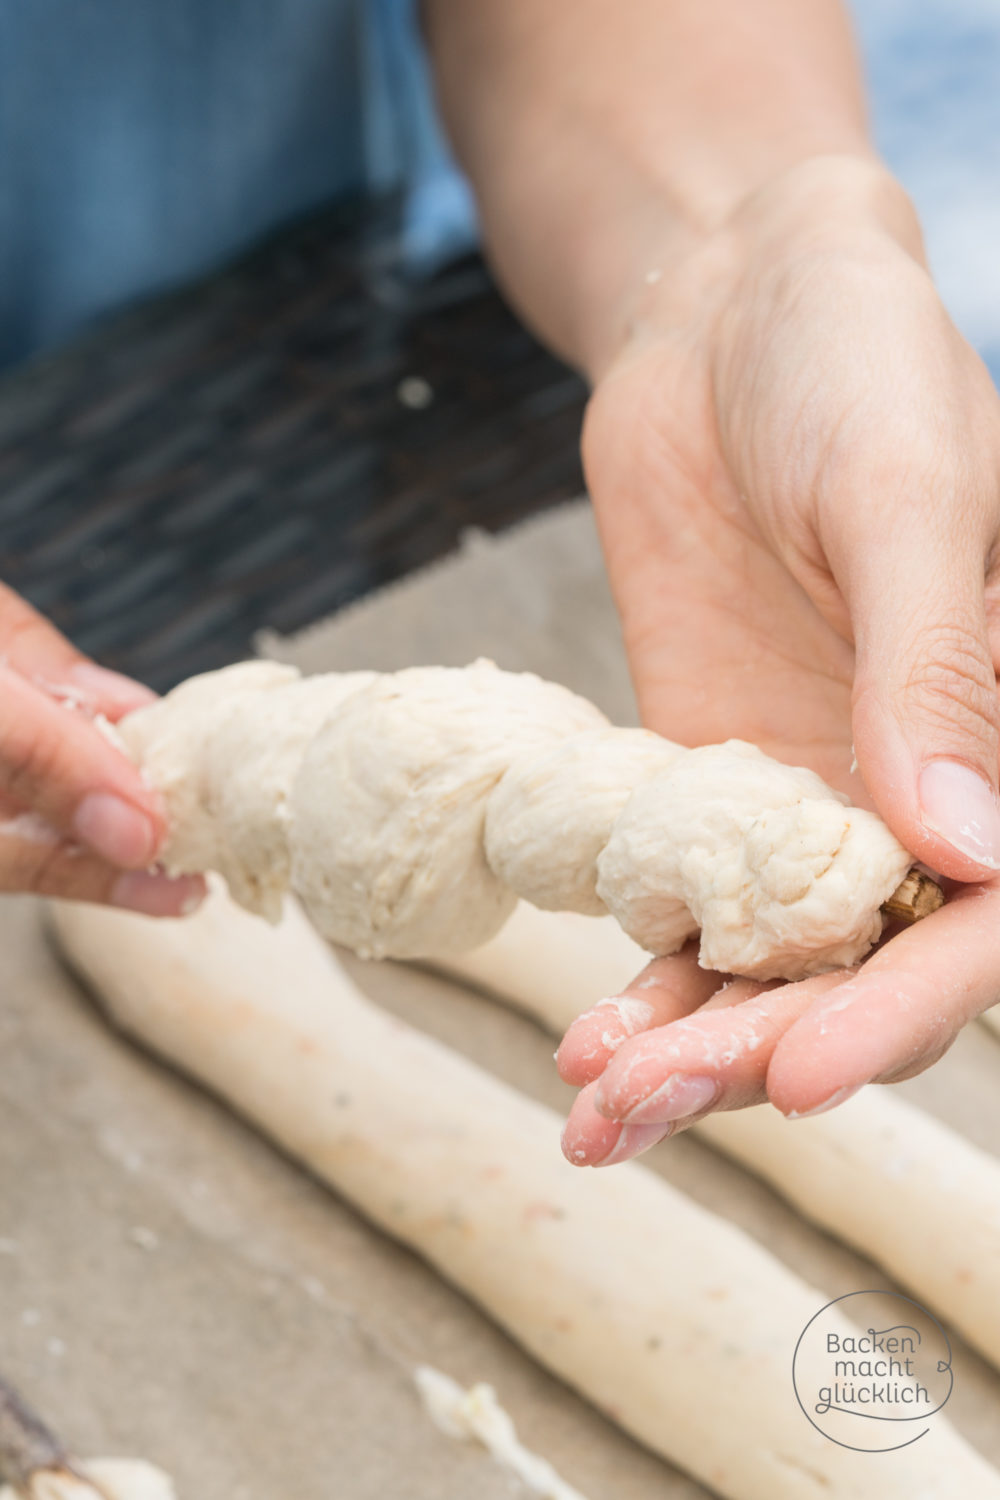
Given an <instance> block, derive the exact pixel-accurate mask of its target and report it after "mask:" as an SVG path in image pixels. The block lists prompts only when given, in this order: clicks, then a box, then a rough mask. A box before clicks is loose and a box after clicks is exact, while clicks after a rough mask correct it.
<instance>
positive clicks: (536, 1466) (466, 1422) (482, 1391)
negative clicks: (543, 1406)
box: [413, 1365, 584, 1500]
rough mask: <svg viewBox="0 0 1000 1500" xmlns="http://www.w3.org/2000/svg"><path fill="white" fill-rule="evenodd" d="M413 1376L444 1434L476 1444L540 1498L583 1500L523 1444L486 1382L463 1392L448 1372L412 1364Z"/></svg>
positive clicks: (436, 1423) (581, 1496) (429, 1410)
mask: <svg viewBox="0 0 1000 1500" xmlns="http://www.w3.org/2000/svg"><path fill="white" fill-rule="evenodd" d="M413 1378H414V1380H415V1381H416V1386H417V1390H418V1391H419V1392H420V1394H421V1396H422V1397H423V1401H424V1405H425V1406H426V1408H427V1410H428V1412H429V1413H430V1416H431V1420H432V1421H433V1422H434V1423H435V1425H436V1426H438V1427H440V1429H441V1431H442V1432H445V1433H447V1435H448V1436H449V1437H453V1438H459V1439H460V1440H462V1441H464V1442H469V1441H476V1442H480V1443H482V1445H483V1447H484V1448H485V1449H487V1451H488V1452H489V1453H490V1455H491V1457H493V1458H494V1459H496V1461H497V1463H499V1464H502V1465H503V1467H504V1468H505V1469H507V1470H508V1471H509V1472H510V1473H511V1474H513V1475H515V1476H516V1478H518V1479H519V1480H520V1481H521V1483H522V1484H523V1485H525V1486H526V1487H527V1488H528V1489H529V1490H531V1492H532V1494H534V1495H539V1496H541V1500H584V1496H583V1495H581V1493H580V1491H579V1490H575V1489H574V1488H573V1486H572V1485H571V1484H567V1483H566V1481H565V1479H562V1478H561V1477H560V1476H559V1475H558V1474H557V1473H556V1471H555V1469H554V1468H553V1467H552V1465H551V1464H550V1463H549V1461H548V1460H547V1459H545V1458H540V1457H539V1455H538V1454H537V1453H532V1452H531V1450H530V1449H528V1448H526V1447H525V1446H524V1444H523V1443H522V1442H521V1441H520V1439H519V1438H518V1435H517V1432H516V1431H515V1429H514V1423H513V1422H512V1421H511V1419H510V1417H509V1415H508V1414H507V1412H505V1411H504V1409H503V1407H502V1406H501V1405H500V1402H499V1401H498V1400H497V1393H496V1391H495V1390H494V1389H493V1387H492V1386H491V1385H484V1384H477V1385H474V1386H470V1388H469V1389H468V1390H464V1389H463V1387H462V1386H460V1385H459V1384H458V1382H457V1381H454V1380H452V1379H451V1376H450V1375H444V1374H442V1373H441V1371H440V1370H435V1369H433V1368H432V1366H430V1365H418V1366H417V1368H416V1370H415V1371H414V1373H413Z"/></svg>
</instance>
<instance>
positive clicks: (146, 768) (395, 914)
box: [117, 661, 941, 979]
mask: <svg viewBox="0 0 1000 1500" xmlns="http://www.w3.org/2000/svg"><path fill="white" fill-rule="evenodd" d="M117 727H118V730H119V731H120V733H121V737H122V741H123V743H124V745H125V747H126V749H127V750H128V752H129V753H130V754H131V755H132V757H133V758H134V759H135V760H136V762H137V763H138V764H139V765H140V767H141V768H142V771H143V774H144V775H145V777H146V778H147V780H148V781H149V782H150V783H151V785H153V786H154V787H156V789H157V790H158V791H159V792H160V793H161V794H162V796H163V798H164V800H165V802H166V806H167V812H168V818H169V837H168V842H167V844H166V847H165V849H164V850H163V852H162V859H163V862H164V863H165V865H166V866H167V868H168V869H169V870H171V871H175V872H188V873H193V872H195V871H200V870H208V869H214V870H218V871H219V872H220V873H221V874H222V875H224V876H225V878H226V880H227V881H228V883H229V887H230V891H231V893H232V895H233V896H234V897H235V899H236V900H237V901H239V902H240V903H241V904H242V905H244V906H246V907H247V908H248V909H249V910H252V911H256V912H259V913H260V914H261V915H264V916H267V917H269V918H270V919H272V920H275V919H276V918H277V917H278V915H279V914H280V910H281V900H282V897H283V896H284V894H285V892H286V891H287V890H288V889H291V890H293V891H294V892H295V893H296V894H297V895H298V896H299V897H300V899H301V900H302V902H303V904H304V905H305V907H306V910H307V911H308V913H309V915H310V917H311V918H312V920H313V922H314V923H315V924H316V926H317V927H318V928H319V930H320V931H321V932H322V933H323V934H324V935H325V936H326V937H328V938H330V939H331V941H333V942H337V943H342V944H344V945H345V946H347V947H349V948H352V949H354V951H355V952H357V953H360V954H361V955H362V956H364V957H370V958H382V957H394V958H422V957H427V956H430V955H435V954H441V953H448V952H458V951H462V950H464V949H470V948H475V947H477V946H478V945H480V944H481V943H484V942H486V941H487V940H488V939H489V938H490V937H492V936H493V935H494V934H495V933H496V932H498V931H499V930H500V928H501V927H502V926H503V924H504V922H505V921H506V920H507V918H508V917H509V916H510V914H511V912H512V911H513V909H514V906H515V904H516V902H517V899H518V897H519V896H520V897H522V898H523V899H525V900H528V901H531V902H533V903H534V904H535V905H536V906H539V907H542V908H544V909H546V910H568V911H577V912H582V913H587V914H595V913H601V912H605V911H610V912H611V913H612V914H613V915H614V916H615V918H616V919H617V920H618V922H620V924H621V926H622V927H623V929H624V930H625V931H626V932H628V933H629V934H630V935H631V936H632V937H633V938H635V940H636V941H637V942H639V943H641V944H642V945H643V947H644V948H647V949H648V950H649V951H650V952H652V953H661V954H662V953H674V952H676V951H677V950H678V949H679V948H680V947H681V946H682V945H683V943H684V942H685V941H686V940H687V939H688V938H689V937H691V936H693V935H694V934H695V933H700V961H701V963H702V964H703V965H704V966H705V967H706V968H709V969H717V970H720V971H722V972H731V973H738V974H747V975H752V976H755V977H757V978H760V979H769V978H785V979H797V978H802V977H804V976H805V975H807V974H815V973H822V972H825V971H827V970H829V969H836V968H840V967H843V966H845V965H849V964H852V963H856V962H857V961H858V960H859V959H860V958H861V957H863V955H864V954H865V953H867V952H868V950H869V948H870V947H871V946H872V944H873V943H874V942H876V941H877V939H878V938H879V936H880V935H881V932H882V926H883V916H882V907H883V905H884V904H885V903H887V902H890V901H891V899H892V898H894V897H897V898H898V900H899V903H900V906H901V910H902V912H903V915H904V916H905V915H906V914H907V912H909V913H910V915H916V906H915V905H914V903H913V900H912V898H911V896H910V894H908V888H907V893H903V894H900V888H901V886H902V884H903V882H904V880H905V879H906V877H907V876H908V874H909V871H910V869H911V865H912V860H911V858H910V855H909V854H908V853H907V851H906V850H905V849H904V848H903V846H902V845H901V844H900V843H899V841H898V840H897V839H896V838H895V837H894V836H893V834H892V833H891V832H890V831H889V829H888V828H887V827H886V826H885V824H884V823H882V822H881V821H880V819H879V818H877V817H876V816H875V815H874V813H871V812H866V811H864V810H863V809H860V808H856V807H850V806H848V805H847V802H846V798H844V797H842V796H840V795H839V794H838V793H836V792H834V791H832V790H831V788H830V787H828V786H827V785H826V784H825V783H824V782H823V781H821V780H820V778H819V777H818V776H816V775H815V774H814V773H813V772H812V771H808V770H805V769H803V768H801V767H795V766H786V765H781V764H780V763H779V762H778V761H775V760H772V759H770V758H769V757H768V756H766V755H764V754H763V753H762V752H761V751H760V750H759V749H757V747H756V746H754V745H748V744H745V743H744V742H743V741H741V740H730V741H728V742H727V743H726V744H724V745H706V746H702V747H701V748H699V749H695V750H685V749H684V748H683V747H681V746H680V745H675V744H672V743H671V742H670V741H668V740H665V739H663V738H662V736H660V735H656V734H653V733H651V732H650V731H649V730H645V729H621V728H614V727H613V726H612V725H610V724H609V723H608V721H607V720H606V719H605V717H604V715H603V714H602V713H600V711H599V710H598V709H597V708H595V707H594V705H593V704H592V703H588V702H587V700H586V699H584V698H581V697H579V696H578V695H577V694H575V693H571V692H569V691H568V689H566V688H564V687H561V686H559V685H558V684H557V683H553V682H545V681H543V680H542V679H541V678H539V677H536V676H534V675H533V674H532V673H530V672H502V671H500V670H499V669H498V668H497V667H496V666H495V665H494V664H493V663H492V662H488V661H477V662H473V663H472V665H471V666H468V667H463V668H452V667H413V668H408V669H407V670H405V671H401V672H391V673H384V674H379V673H372V672H354V673H345V674H337V673H331V674H327V675H323V676H317V677H311V678H300V677H299V676H298V674H297V672H296V671H295V669H294V668H292V667H285V666H279V665H278V664H277V663H274V662H241V663H239V664H238V665H236V666H233V667H227V668H225V669H223V670H222V671H219V672H209V673H206V674H205V675H203V676H201V677H194V678H191V679H190V680H189V681H188V682H184V683H181V685H180V686H179V687H177V688H175V689H174V691H173V692H172V693H169V694H168V695H167V697H166V698H164V699H162V700H160V701H159V702H157V703H155V704H152V705H151V706H149V707H147V708H143V709H140V710H138V711H137V712H135V713H133V714H130V715H128V716H127V717H126V718H125V719H123V720H122V721H121V722H120V723H119V725H118V726H117ZM924 884H925V885H926V887H927V890H928V891H930V889H931V882H929V881H925V882H924ZM933 894H934V895H936V898H937V899H938V900H940V897H941V893H940V891H939V889H938V888H937V887H936V886H934V887H933Z"/></svg>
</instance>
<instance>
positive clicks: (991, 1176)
mask: <svg viewBox="0 0 1000 1500" xmlns="http://www.w3.org/2000/svg"><path fill="white" fill-rule="evenodd" d="M647 962H648V955H647V954H645V953H644V952H643V951H642V949H641V948H638V947H637V946H636V945H635V944H634V943H632V942H630V941H629V939H628V938H627V937H625V935H624V933H622V932H621V930H620V929H619V928H618V927H616V926H615V924H614V923H613V922H610V921H608V920H607V918H603V919H596V920H595V919H594V918H588V917H575V918H574V917H567V916H565V915H563V914H558V913H553V912H540V911H535V910H534V909H533V908H531V907H528V906H520V907H518V909H517V911H516V912H515V914H514V916H513V917H512V918H511V920H510V922H509V923H508V924H507V926H506V927H505V928H504V930H503V932H501V933H500V934H499V935H498V936H497V937H496V938H494V939H493V941H492V942H491V943H488V944H487V945H486V946H485V947H483V948H481V949H480V950H479V951H478V952H476V953H470V954H461V955H455V956H454V957H449V958H447V959H442V960H438V961H435V962H434V964H433V967H434V968H436V969H440V970H441V971H442V972H443V973H446V974H450V975H454V976H458V977H459V978H462V979H465V980H467V981H469V982H471V983H472V984H474V985H477V986H479V987H480V988H483V989H486V990H488V991H490V993H492V994H495V995H498V996H499V997H500V998H502V999H506V1000H509V1001H513V1003H514V1004H515V1005H517V1006H518V1008H519V1009H521V1010H524V1011H526V1012H527V1013H528V1014H529V1015H531V1016H533V1017H534V1018H535V1019H536V1020H538V1021H540V1022H541V1023H542V1025H543V1026H545V1027H546V1028H547V1029H548V1030H550V1031H552V1032H553V1033H555V1034H556V1035H562V1033H563V1032H564V1031H565V1030H566V1028H567V1027H568V1026H569V1025H570V1024H571V1022H572V1021H574V1020H575V1019H576V1017H577V1016H578V1015H579V1014H581V1012H583V1011H585V1010H587V1009H589V1008H590V1006H592V1005H594V1004H596V1003H597V1002H598V1000H600V999H602V998H603V997H605V996H608V995H615V994H617V993H618V992H619V991H620V990H622V989H623V988H624V986H625V985H626V984H627V983H628V982H629V980H631V979H634V978H635V976H636V975H637V974H638V973H639V971H640V970H641V969H642V967H643V966H644V965H645V964H646V963H647ZM984 1019H988V1020H989V1021H990V1024H991V1025H993V1026H994V1027H996V1028H997V1029H998V1030H1000V1012H998V1011H993V1012H989V1011H987V1012H986V1016H985V1017H984ZM692 1129H693V1130H694V1131H695V1132H696V1133H697V1134H698V1135H699V1136H700V1137H701V1139H703V1140H707V1141H708V1142H709V1143H710V1144H711V1145H713V1146H715V1147H717V1149H718V1150H720V1151H723V1152H725V1154H726V1155H727V1156H731V1157H733V1158H734V1159H735V1160H736V1161H738V1162H741V1163H742V1164H743V1166H745V1167H748V1168H749V1169H750V1171H751V1172H754V1173H756V1175H757V1176H758V1177H763V1178H764V1180H765V1181H766V1182H769V1183H770V1184H771V1185H772V1187H774V1188H776V1189H777V1191H778V1192H779V1193H781V1195H782V1196H783V1197H784V1198H787V1199H788V1201H789V1202H790V1203H792V1204H794V1206H795V1207H796V1208H797V1209H798V1210H799V1211H800V1212H801V1213H803V1214H804V1215H805V1216H806V1218H808V1219H811V1220H812V1222H813V1223H815V1224H819V1225H820V1226H821V1227H822V1228H823V1229H825V1230H827V1231H829V1233H830V1234H832V1235H834V1236H835V1237H836V1238H838V1239H841V1240H844V1241H845V1242H846V1243H847V1244H849V1245H852V1246H854V1248H855V1249H857V1250H860V1251H862V1252H863V1253H864V1254H865V1255H867V1256H869V1257H870V1258H871V1259H872V1260H874V1261H876V1262H878V1264H879V1265H881V1266H884V1267H885V1269H886V1270H887V1271H888V1272H889V1273H890V1274H891V1275H892V1276H893V1277H894V1278H895V1279H896V1280H897V1281H899V1282H900V1284H901V1285H902V1286H905V1287H907V1288H908V1289H909V1290H910V1291H911V1292H913V1294H914V1295H915V1296H916V1297H917V1298H918V1299H919V1300H920V1301H921V1302H924V1303H926V1305H927V1306H928V1307H931V1308H934V1309H935V1310H936V1311H937V1312H939V1313H940V1314H941V1315H942V1316H943V1317H945V1318H946V1319H947V1320H948V1321H950V1322H951V1323H952V1324H954V1326H955V1327H956V1328H957V1329H959V1331H960V1332H961V1333H962V1335H963V1337H964V1338H966V1339H967V1340H968V1342H969V1343H970V1344H971V1345H972V1346H973V1347H974V1348H976V1349H978V1350H979V1352H980V1353H981V1354H983V1355H985V1356H986V1358H987V1359H988V1360H990V1361H991V1362H992V1363H993V1364H994V1365H996V1366H997V1368H1000V1161H998V1160H997V1158H996V1157H994V1156H992V1155H990V1154H989V1153H988V1152H986V1151H982V1150H980V1149H979V1148H978V1147H977V1146H974V1145H973V1144H972V1143H971V1142H970V1141H968V1140H966V1139H965V1137H964V1136H961V1135H959V1134H958V1133H957V1132H956V1131H954V1130H950V1129H949V1128H948V1127H947V1126H946V1125H943V1124H942V1123H941V1122H940V1121H938V1120H935V1119H934V1118H933V1117H932V1116H931V1115H928V1114H927V1113H925V1111H923V1110H921V1109H918V1108H916V1107H915V1106H914V1105H912V1104H907V1103H906V1102H905V1101H904V1100H903V1099H902V1098H901V1097H900V1096H899V1095H898V1094H897V1093H895V1092H894V1091H893V1090H892V1089H890V1088H881V1087H872V1088H867V1089H864V1090H862V1092H861V1093H860V1094H859V1095H858V1096H857V1097H856V1098H854V1099H852V1100H850V1101H849V1102H848V1103H846V1104H843V1105H841V1106H840V1107H839V1108H838V1109H835V1110H832V1111H831V1112H830V1113H829V1114H826V1115H818V1116H817V1117H816V1118H815V1119H812V1120H785V1119H784V1118H783V1117H782V1116H781V1115H780V1114H779V1113H778V1111H777V1110H776V1109H772V1108H770V1107H769V1106H761V1107H760V1108H757V1109H748V1110H737V1111H731V1112H720V1113H718V1114H713V1115H709V1116H707V1117H706V1118H705V1119H704V1120H702V1121H701V1122H700V1123H699V1124H697V1125H694V1126H693V1127H692ZM611 1170H613V1171H617V1170H618V1169H617V1168H612V1169H611Z"/></svg>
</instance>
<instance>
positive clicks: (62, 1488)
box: [0, 1458, 177, 1500]
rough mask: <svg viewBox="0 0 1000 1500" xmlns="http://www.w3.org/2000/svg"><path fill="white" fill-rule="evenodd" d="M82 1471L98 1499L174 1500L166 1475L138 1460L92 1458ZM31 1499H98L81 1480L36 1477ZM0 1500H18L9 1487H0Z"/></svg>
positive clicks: (172, 1488) (175, 1498) (4, 1485)
mask: <svg viewBox="0 0 1000 1500" xmlns="http://www.w3.org/2000/svg"><path fill="white" fill-rule="evenodd" d="M83 1472H84V1473H85V1474H86V1476H87V1477H88V1478H89V1479H92V1480H93V1481H94V1484H96V1485H100V1500H105V1497H107V1500H177V1497H176V1494H175V1492H174V1487H173V1485H172V1484H171V1482H170V1480H169V1479H168V1478H167V1476H166V1474H164V1473H163V1472H162V1470H160V1469H156V1468H154V1467H153V1465H152V1464H147V1463H144V1462H143V1461H142V1460H141V1459H138V1458H92V1459H88V1461H87V1463H86V1464H85V1465H84V1466H83ZM37 1490H38V1494H37V1496H36V1495H35V1492H34V1489H32V1500H98V1497H97V1491H96V1490H95V1489H93V1487H92V1486H91V1485H89V1484H86V1483H84V1481H83V1480H77V1479H72V1478H67V1479H62V1478H53V1479H50V1478H48V1477H47V1476H41V1475H40V1476H39V1480H38V1485H37ZM0 1500H18V1497H17V1494H16V1493H15V1491H14V1490H13V1489H11V1488H10V1486H9V1485H6V1484H3V1485H0Z"/></svg>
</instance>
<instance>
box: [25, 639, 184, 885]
mask: <svg viewBox="0 0 1000 1500" xmlns="http://www.w3.org/2000/svg"><path fill="white" fill-rule="evenodd" d="M0 793H2V794H4V795H6V796H7V797H9V798H11V799H12V800H13V801H15V802H17V803H18V804H19V805H21V806H23V807H30V808H32V809H33V810H34V811H36V812H38V813H39V814H40V815H41V816H42V817H43V818H45V819H47V820H48V821H49V822H50V823H52V824H54V825H55V827H56V828H58V829H59V831H60V832H61V833H63V834H65V835H66V836H67V837H69V838H72V839H74V840H76V841H78V842H79V843H82V844H85V845H86V846H87V847H88V848H90V849H91V850H92V851H93V852H94V853H95V854H99V855H100V856H101V857H102V858H103V859H106V860H107V861H108V862H109V863H111V864H116V865H121V866H122V867H123V868H126V869H133V868H134V869H141V868H143V867H145V866H147V865H150V864H152V863H153V860H154V858H155V856H156V850H157V848H158V847H159V844H160V842H161V840H162V838H163V835H164V832H165V825H164V818H163V812H162V809H161V807H160V803H159V798H158V797H157V796H156V794H155V793H154V792H152V791H151V790H150V789H149V788H148V787H147V786H146V785H145V783H144V782H143V780H142V778H141V777H140V775H139V772H138V770H137V769H136V767H135V766H133V765H132V763H131V761H130V760H129V759H128V758H127V756H125V755H123V754H122V753H121V751H119V750H116V749H115V747H114V746H113V745H111V744H109V743H108V741H107V740H106V739H105V738H104V736H103V735H102V734H100V733H99V731H98V730H97V729H96V728H95V727H94V726H93V725H92V724H90V723H88V722H87V720H86V719H84V718H81V717H80V716H78V715H76V714H72V713H67V712H66V710H65V709H64V708H62V707H60V706H59V704H58V703H56V702H54V701H53V700H52V699H51V698H47V697H44V696H43V695H42V694H41V693H40V692H39V691H38V690H37V688H35V687H33V686H32V685H31V684H30V683H28V682H27V681H25V679H24V678H23V677H21V676H20V675H19V674H18V673H17V672H14V671H12V670H11V669H10V668H9V667H0Z"/></svg>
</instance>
